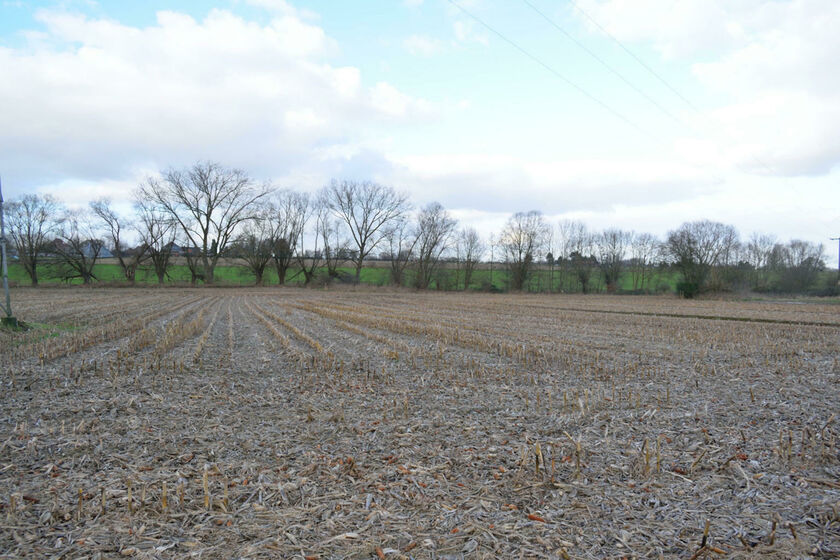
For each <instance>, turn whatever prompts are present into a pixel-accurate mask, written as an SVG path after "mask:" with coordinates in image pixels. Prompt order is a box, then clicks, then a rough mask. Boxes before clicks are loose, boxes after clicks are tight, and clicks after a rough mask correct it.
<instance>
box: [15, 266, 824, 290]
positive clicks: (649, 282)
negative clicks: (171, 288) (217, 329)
mask: <svg viewBox="0 0 840 560" xmlns="http://www.w3.org/2000/svg"><path fill="white" fill-rule="evenodd" d="M339 271H340V273H341V275H342V277H343V278H347V279H352V278H353V276H354V275H355V269H354V268H352V267H341V268H339ZM94 274H95V276H96V279H97V281H98V282H99V283H105V284H119V283H124V282H125V279H124V278H123V275H122V270H121V269H120V266H119V265H118V264H115V263H101V264H97V265H96V266H95V267H94ZM326 275H327V271H326V268H322V269H320V270H319V271H318V277H319V279H318V280H316V281H315V284H316V285H323V283H324V282H323V279H324V278H325V277H326ZM648 275H649V276H648V278H647V279H646V281H645V283H644V285H643V286H642V287H641V289H636V290H634V286H633V278H632V276H631V274H630V273H629V272H626V273H625V274H623V275H622V276H621V278H620V280H619V285H618V292H619V293H674V292H675V291H676V285H677V282H679V279H680V274H679V272H678V271H677V270H675V269H674V268H671V267H656V268H652V269H650V270H649V271H648ZM836 275H837V272H836V271H833V270H826V271H824V272H823V273H822V274H821V276H820V279H819V280H818V281H817V282H816V283H815V286H817V287H822V286H828V285H829V284H830V281H831V279H833V278H835V277H836ZM405 276H406V281H405V284H406V285H407V286H411V285H412V280H413V272H412V271H411V270H406V272H405ZM38 278H39V283H40V284H45V285H49V284H58V283H69V284H80V283H81V280H79V279H74V280H71V281H70V282H65V281H64V280H62V279H61V278H60V277H59V275H58V274H57V271H56V269H55V268H54V267H52V266H50V265H48V264H47V265H42V266H40V267H39V268H38ZM215 278H216V284H218V285H222V286H251V285H253V284H254V282H255V277H254V274H253V273H252V272H251V271H250V270H249V269H248V268H246V267H244V266H239V265H231V264H225V265H222V264H220V265H219V266H217V267H216V271H215ZM9 282H10V284H11V285H13V286H28V285H30V280H29V276H28V275H27V274H26V272H25V271H24V269H23V267H22V266H21V265H19V264H17V263H9ZM136 282H137V283H138V284H144V285H155V284H157V277H156V276H155V275H154V272H153V271H152V270H149V269H146V268H141V269H140V270H138V271H137V277H136ZM189 282H190V271H189V268H188V267H187V266H186V265H183V264H175V265H172V266H171V267H170V268H169V273H168V278H167V280H166V283H167V284H189ZM263 282H264V284H265V285H277V272H276V271H275V270H274V268H269V269H267V270H266V273H265V276H264V279H263ZM361 282H362V284H367V285H372V286H388V285H390V284H391V279H390V269H389V268H388V265H387V263H383V262H374V263H372V265H371V266H365V267H364V268H363V269H362V274H361ZM285 284H286V285H287V286H297V285H302V284H303V274H300V273H299V269H297V268H292V269H290V270H289V272H288V273H287V275H286V282H285ZM463 284H464V280H463V272H462V271H460V270H458V269H456V268H454V267H450V266H443V267H441V268H440V269H439V270H438V271H437V272H436V274H435V276H434V278H433V281H432V283H431V286H430V289H432V290H437V289H440V290H461V289H463ZM469 289H470V290H473V291H497V292H504V291H508V289H509V282H508V271H507V269H506V268H505V266H504V264H498V263H497V264H494V265H493V267H492V269H491V267H490V265H489V264H486V263H485V264H482V265H481V268H479V269H477V270H475V271H474V272H473V276H472V279H471V281H470V286H469ZM527 290H528V291H530V292H547V291H551V292H565V293H579V292H581V285H580V282H579V281H578V280H577V278H575V276H574V275H573V274H572V273H571V272H570V271H564V270H562V269H560V268H555V269H554V270H553V271H551V270H549V269H547V268H540V269H538V270H535V271H534V273H533V274H532V275H531V278H530V280H529V283H528V286H527ZM589 291H590V292H591V293H603V292H605V291H606V287H605V285H604V281H603V278H602V277H601V275H600V274H599V273H598V271H597V270H596V271H593V273H592V276H591V279H590V284H589Z"/></svg>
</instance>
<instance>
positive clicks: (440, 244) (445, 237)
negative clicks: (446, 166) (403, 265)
mask: <svg viewBox="0 0 840 560" xmlns="http://www.w3.org/2000/svg"><path fill="white" fill-rule="evenodd" d="M457 225H458V222H457V221H456V220H455V219H453V218H452V217H451V216H450V215H449V213H448V212H447V211H446V209H445V208H444V207H443V205H441V204H440V203H439V202H432V203H429V204H428V205H427V206H426V207H425V208H423V209H422V210H420V213H419V214H418V215H417V224H416V226H415V229H416V234H415V237H416V238H417V244H416V259H417V260H416V265H417V275H416V276H415V278H414V286H415V287H416V288H418V289H420V290H425V289H426V288H428V287H429V284H431V281H432V275H433V274H434V271H435V269H436V268H437V266H438V262H439V261H440V257H441V255H442V254H443V252H444V251H446V249H447V248H448V247H449V242H450V240H451V237H452V233H453V232H454V231H455V227H456V226H457Z"/></svg>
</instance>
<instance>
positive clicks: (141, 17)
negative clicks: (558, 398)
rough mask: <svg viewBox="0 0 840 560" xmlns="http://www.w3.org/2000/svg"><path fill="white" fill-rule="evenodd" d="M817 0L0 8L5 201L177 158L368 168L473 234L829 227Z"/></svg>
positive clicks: (256, 169) (124, 184) (839, 154)
mask: <svg viewBox="0 0 840 560" xmlns="http://www.w3.org/2000/svg"><path fill="white" fill-rule="evenodd" d="M838 29H840V2H837V1H836V0H803V1H795V0H792V1H786V0H773V1H771V0H634V1H633V2H627V1H626V0H576V1H571V0H559V1H555V0H527V1H526V0H355V1H353V2H343V1H342V2H336V1H334V0H312V1H306V2H304V1H302V0H301V1H294V0H290V1H283V0H228V1H225V0H219V1H215V2H205V1H198V0H184V1H180V2H179V1H160V0H149V1H144V2H124V1H117V0H113V1H106V0H100V1H92V0H64V1H11V0H0V175H2V179H3V187H4V193H5V195H6V197H7V198H12V197H14V196H16V195H20V194H22V193H25V192H42V193H46V192H50V193H54V194H56V195H58V196H59V197H60V198H62V199H63V200H65V201H67V202H68V203H70V204H83V203H85V202H87V201H88V200H90V199H93V198H97V197H99V196H102V195H108V196H110V197H112V198H113V199H114V200H115V201H117V202H123V203H125V204H127V203H128V201H129V200H130V196H131V191H132V189H133V188H134V186H135V185H136V184H137V183H138V182H139V181H140V180H141V179H142V178H143V177H144V176H145V175H147V174H150V173H155V172H156V171H158V170H161V169H164V168H167V167H170V166H174V167H183V166H186V165H188V164H190V163H192V162H195V161H197V160H216V161H219V162H222V163H224V164H226V165H230V166H236V167H241V168H244V169H246V170H247V171H249V172H250V173H251V174H252V175H253V176H254V177H255V178H257V179H260V180H267V181H271V182H272V183H273V184H275V185H277V186H282V187H290V188H296V189H300V190H312V191H314V190H316V189H318V188H319V187H320V186H322V185H323V184H324V183H325V182H327V181H328V180H329V179H330V178H332V177H337V178H357V179H373V180H376V181H379V182H383V183H386V184H390V185H393V186H394V187H396V188H398V189H400V190H404V191H407V192H409V193H410V194H411V197H412V199H413V201H414V202H415V203H416V204H418V205H422V204H425V203H428V202H430V201H434V200H437V201H440V202H441V203H442V204H443V205H444V206H446V207H447V208H449V209H450V210H452V211H453V213H454V214H455V215H456V216H457V217H459V218H460V219H461V220H462V221H463V222H465V223H470V224H472V225H475V226H477V227H479V228H480V229H481V230H482V231H484V232H490V231H493V230H495V229H498V228H499V227H500V226H501V224H502V223H503V222H504V220H505V219H506V217H507V216H508V215H509V214H510V213H511V212H515V211H520V210H530V209H538V210H541V211H542V212H543V213H544V214H546V215H547V216H549V217H550V219H551V220H552V221H555V220H558V219H563V218H576V219H583V220H584V221H586V222H587V223H588V224H589V225H590V226H592V227H593V228H602V227H607V226H617V227H622V228H626V229H635V230H637V231H650V232H653V233H657V234H663V233H665V232H666V231H667V230H668V229H671V228H674V227H676V226H678V225H679V224H680V223H681V222H683V221H687V220H695V219H701V218H710V219H714V220H718V221H723V222H727V223H732V224H734V225H736V226H737V227H738V229H739V230H740V232H741V233H742V235H744V236H747V235H749V234H750V233H751V232H753V231H761V232H768V233H774V234H776V235H778V236H779V237H781V238H783V239H787V238H790V237H798V238H804V239H809V240H812V241H819V242H827V238H828V237H830V236H837V235H840V196H838V195H840V165H838V163H840V72H838V71H836V66H837V60H838V58H840V33H838V32H837V30H838Z"/></svg>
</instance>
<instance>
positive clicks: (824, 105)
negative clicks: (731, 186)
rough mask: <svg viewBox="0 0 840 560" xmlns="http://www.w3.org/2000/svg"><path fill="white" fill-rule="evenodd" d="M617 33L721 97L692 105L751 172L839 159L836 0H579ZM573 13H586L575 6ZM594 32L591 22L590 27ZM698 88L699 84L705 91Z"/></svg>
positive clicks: (792, 169) (802, 170) (722, 146)
mask: <svg viewBox="0 0 840 560" xmlns="http://www.w3.org/2000/svg"><path fill="white" fill-rule="evenodd" d="M578 4H579V5H580V6H581V7H582V8H583V9H584V10H585V11H586V13H588V14H590V15H591V16H592V17H593V18H594V19H595V20H596V21H598V22H599V24H600V25H602V26H604V27H605V28H606V29H607V30H608V31H609V32H610V33H612V34H614V35H615V36H617V37H618V38H619V39H621V40H623V41H626V42H628V44H630V48H631V49H632V48H634V45H633V44H632V43H648V44H652V45H653V46H654V47H656V48H657V49H658V50H659V51H660V52H661V53H662V54H663V55H664V56H665V57H671V58H677V59H679V60H680V61H682V62H683V63H684V64H686V65H688V66H689V67H690V68H691V69H692V72H693V74H694V75H695V77H696V78H697V79H698V80H699V82H700V84H701V86H702V87H703V89H701V90H699V91H691V90H689V91H687V92H683V93H685V94H686V95H687V96H688V97H689V98H690V99H693V100H695V101H696V100H697V99H701V100H702V99H704V98H705V97H706V96H707V95H708V94H709V93H711V94H713V95H714V96H715V97H716V98H718V99H722V101H721V102H720V105H719V106H718V107H716V108H711V109H708V110H705V111H704V112H703V113H702V114H699V115H695V118H694V123H695V126H696V127H697V129H699V130H700V131H702V133H703V135H704V138H705V139H709V140H711V141H712V142H714V143H715V144H716V145H717V146H718V147H719V149H718V151H719V153H720V154H726V155H725V156H722V160H723V159H728V160H730V162H731V163H733V164H735V165H737V166H738V167H739V168H740V169H742V170H744V169H750V170H752V171H753V172H755V173H759V174H765V175H766V174H780V175H790V176H795V175H820V174H826V173H828V172H830V171H831V170H832V169H833V168H834V167H835V166H837V165H838V163H840V133H838V132H837V131H838V130H840V73H838V72H836V71H834V67H835V66H836V65H837V53H838V52H840V33H837V30H838V29H840V3H838V2H834V1H831V0H829V1H816V0H811V1H805V0H794V1H790V2H777V1H775V0H740V1H738V2H729V1H723V0H713V1H709V0H684V1H681V2H678V3H673V2H668V1H666V0H640V1H639V2H633V3H628V2H623V1H621V0H606V1H598V0H580V1H579V2H578ZM578 16H579V17H580V19H581V21H582V22H583V23H584V24H586V25H590V29H592V30H593V31H596V30H595V28H594V27H592V25H591V22H590V21H589V20H588V19H587V18H586V17H585V16H583V15H582V14H580V13H578ZM596 32H597V31H596ZM704 90H705V91H704Z"/></svg>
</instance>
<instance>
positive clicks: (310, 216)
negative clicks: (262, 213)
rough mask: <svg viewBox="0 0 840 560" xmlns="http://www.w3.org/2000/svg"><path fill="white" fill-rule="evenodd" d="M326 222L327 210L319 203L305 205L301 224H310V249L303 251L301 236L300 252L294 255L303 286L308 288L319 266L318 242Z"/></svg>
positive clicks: (320, 256)
mask: <svg viewBox="0 0 840 560" xmlns="http://www.w3.org/2000/svg"><path fill="white" fill-rule="evenodd" d="M327 221H328V210H327V208H326V207H325V206H324V205H323V204H321V201H320V200H318V199H315V200H313V201H311V202H310V203H309V204H308V205H307V209H306V213H305V214H304V217H303V223H304V224H307V223H311V224H312V235H310V239H311V240H312V249H311V250H305V249H304V247H303V235H301V242H300V245H301V247H300V250H299V251H297V253H296V254H295V259H296V260H297V264H298V267H300V272H301V274H303V285H304V286H308V285H309V284H310V283H311V282H312V281H313V280H314V279H315V275H316V274H317V272H318V268H319V267H320V266H321V259H322V253H321V250H320V249H319V248H318V244H319V242H320V240H321V239H322V238H323V233H322V230H323V228H324V227H325V224H326V223H327Z"/></svg>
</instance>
